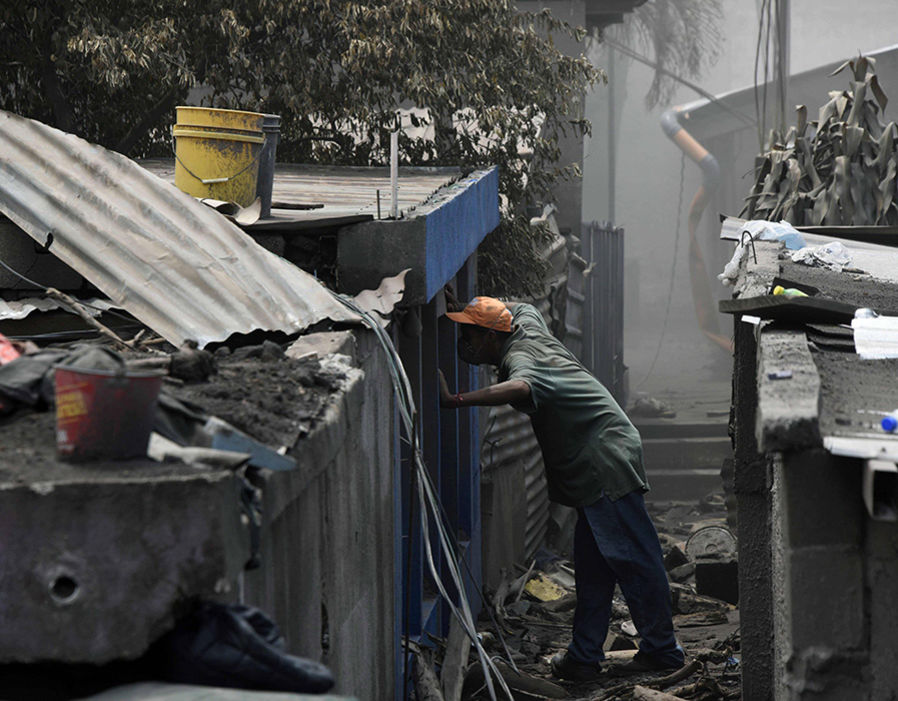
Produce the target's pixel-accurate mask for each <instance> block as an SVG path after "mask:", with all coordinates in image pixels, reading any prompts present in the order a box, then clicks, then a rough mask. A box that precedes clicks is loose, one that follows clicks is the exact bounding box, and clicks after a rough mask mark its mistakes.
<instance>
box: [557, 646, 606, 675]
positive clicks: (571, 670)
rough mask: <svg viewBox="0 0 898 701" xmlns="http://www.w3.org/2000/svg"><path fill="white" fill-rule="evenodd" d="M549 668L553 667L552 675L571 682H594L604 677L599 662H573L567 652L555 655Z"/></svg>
mask: <svg viewBox="0 0 898 701" xmlns="http://www.w3.org/2000/svg"><path fill="white" fill-rule="evenodd" d="M549 666H550V667H552V674H554V675H555V676H556V677H558V678H559V679H567V680H568V681H570V682H594V681H598V680H599V679H602V677H603V674H602V665H600V664H599V663H598V662H578V661H577V660H572V659H571V658H570V657H569V656H568V654H567V651H565V652H559V653H557V654H555V655H553V656H552V659H551V661H550V662H549Z"/></svg>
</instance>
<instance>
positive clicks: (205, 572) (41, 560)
mask: <svg viewBox="0 0 898 701" xmlns="http://www.w3.org/2000/svg"><path fill="white" fill-rule="evenodd" d="M58 472H59V474H61V475H62V474H64V475H65V478H64V479H60V478H57V479H52V478H51V479H41V480H40V481H34V480H28V478H27V475H26V476H24V478H23V479H20V480H19V481H10V482H7V483H5V484H2V485H0V551H2V552H3V557H2V558H0V661H2V662H36V661H42V660H55V661H61V662H90V663H93V664H101V663H104V662H108V661H111V660H114V659H121V658H136V657H138V656H139V655H141V654H142V653H143V652H144V651H145V650H146V649H147V647H148V646H149V645H150V643H151V642H152V641H153V640H155V639H156V638H157V637H158V636H160V635H161V634H162V633H164V632H165V631H166V630H168V629H169V628H171V627H172V625H173V624H174V620H175V616H176V615H177V613H178V610H179V607H183V606H185V605H187V604H188V603H189V602H190V601H191V599H194V598H214V597H217V596H227V595H228V594H229V593H232V588H231V585H230V584H229V582H232V581H235V577H236V574H237V573H238V572H239V571H240V570H241V569H242V567H243V565H244V563H245V562H246V560H247V559H248V555H249V552H248V545H249V536H248V534H247V532H246V530H245V528H244V527H243V525H242V524H241V521H240V508H239V503H238V498H239V493H238V484H237V481H236V479H235V477H234V475H233V474H232V473H231V472H230V471H215V472H200V471H197V470H196V469H195V468H191V467H188V466H186V465H170V466H160V465H156V464H155V463H151V462H149V461H131V462H129V463H127V467H126V468H125V471H123V470H122V469H121V463H119V464H113V465H109V464H93V465H90V466H86V467H83V468H81V467H79V468H74V467H71V466H65V467H63V466H60V469H59V470H58ZM19 474H20V475H22V472H21V471H19Z"/></svg>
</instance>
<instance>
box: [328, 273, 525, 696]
mask: <svg viewBox="0 0 898 701" xmlns="http://www.w3.org/2000/svg"><path fill="white" fill-rule="evenodd" d="M325 289H327V288H325ZM328 292H329V293H330V294H331V296H333V297H334V299H335V300H337V301H338V302H340V303H341V304H343V305H344V306H345V307H347V308H348V309H350V310H351V311H353V312H354V313H355V314H357V315H358V316H359V317H360V318H361V320H362V321H363V322H364V323H365V325H366V326H368V327H369V328H370V329H371V330H372V331H373V332H374V333H375V336H376V337H377V339H378V342H379V343H380V345H381V347H382V348H383V349H384V352H385V353H386V356H387V360H388V363H387V364H388V368H389V371H390V378H391V381H392V383H393V389H394V391H395V393H396V397H397V400H398V402H397V405H398V410H399V417H400V419H401V420H402V424H403V428H404V429H405V432H406V435H407V436H408V437H409V440H410V441H411V442H412V455H413V458H414V464H415V468H416V470H417V477H418V479H417V492H418V502H419V507H420V518H421V532H422V540H423V542H424V550H425V553H426V555H427V564H428V568H429V569H430V573H431V577H432V579H433V582H434V584H435V585H436V587H437V589H438V590H439V591H440V594H441V596H442V597H443V600H444V601H445V602H446V604H447V605H448V606H449V609H450V611H451V612H452V613H453V614H454V615H455V617H456V618H457V619H458V621H459V623H460V624H461V626H462V629H463V630H464V631H465V633H466V634H467V635H468V637H469V638H470V640H471V644H472V645H473V646H474V649H475V650H476V651H477V656H478V658H479V660H480V664H481V667H483V670H484V678H485V680H486V684H487V688H488V690H489V693H490V698H491V699H493V701H496V700H497V696H496V689H495V686H494V684H493V676H495V678H496V679H497V680H498V682H499V686H500V687H501V689H502V691H503V692H504V693H505V695H506V696H507V697H508V698H509V699H513V696H512V693H511V690H510V689H509V688H508V685H507V683H506V682H505V679H504V678H503V677H502V675H501V674H500V673H499V670H498V668H497V667H496V665H495V663H494V662H493V660H492V659H491V658H490V657H489V655H487V654H486V651H485V650H484V648H483V645H482V643H481V642H480V639H479V637H478V635H477V628H476V625H475V624H474V618H473V615H472V613H471V608H470V604H469V603H468V598H467V595H466V593H465V589H464V586H463V582H462V577H461V571H460V569H459V567H458V560H457V558H456V557H455V553H454V552H453V549H452V547H451V545H450V540H451V537H450V536H449V534H448V533H447V531H446V528H445V525H444V524H443V521H442V519H441V518H440V508H439V499H438V498H437V496H436V490H435V488H434V486H433V482H432V479H431V476H430V473H429V472H428V470H427V468H426V466H425V464H424V460H423V457H422V456H421V451H420V449H419V447H418V437H417V435H416V433H415V425H416V421H415V416H416V409H415V404H414V399H413V396H412V390H411V384H410V382H409V379H408V375H406V373H405V369H404V367H403V366H402V361H401V360H400V359H399V356H398V353H397V352H396V348H395V347H394V346H393V342H392V339H390V337H389V335H388V334H387V333H386V331H385V330H384V329H383V327H381V325H380V324H379V323H378V322H377V321H376V320H375V319H374V318H373V317H371V315H370V314H368V313H367V312H365V311H364V310H362V309H361V308H359V307H358V306H357V305H356V304H355V303H354V302H352V301H350V300H349V299H347V298H345V297H343V296H342V295H338V294H336V293H335V292H333V291H331V290H328ZM430 516H432V518H433V521H434V525H435V527H436V528H435V530H436V535H437V538H438V542H439V545H440V549H441V551H442V554H443V556H444V559H445V564H446V566H447V569H448V570H449V574H450V575H451V579H452V583H453V584H454V585H455V589H456V591H457V592H458V600H459V605H458V606H456V605H455V603H454V602H453V601H452V597H450V596H449V593H448V591H447V590H446V586H445V584H444V583H443V581H442V579H441V578H440V575H439V573H438V570H437V566H436V563H435V561H434V556H433V548H432V545H431V537H430V524H429V517H430ZM406 644H407V643H406ZM491 673H492V676H491Z"/></svg>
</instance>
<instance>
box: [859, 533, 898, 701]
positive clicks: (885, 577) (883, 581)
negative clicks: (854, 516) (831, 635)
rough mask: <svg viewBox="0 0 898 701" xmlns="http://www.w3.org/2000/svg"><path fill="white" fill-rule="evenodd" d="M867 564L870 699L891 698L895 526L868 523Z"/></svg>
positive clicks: (896, 674)
mask: <svg viewBox="0 0 898 701" xmlns="http://www.w3.org/2000/svg"><path fill="white" fill-rule="evenodd" d="M865 553H866V564H867V585H868V590H867V591H868V601H867V607H868V611H869V622H870V669H871V675H872V682H871V695H870V698H871V699H876V701H880V700H882V701H886V700H888V699H894V698H895V697H894V693H895V690H896V689H898V665H896V664H895V631H898V606H896V605H895V602H896V601H898V577H896V576H895V572H896V571H898V529H896V528H895V524H893V523H883V522H878V521H868V522H867V537H866V546H865Z"/></svg>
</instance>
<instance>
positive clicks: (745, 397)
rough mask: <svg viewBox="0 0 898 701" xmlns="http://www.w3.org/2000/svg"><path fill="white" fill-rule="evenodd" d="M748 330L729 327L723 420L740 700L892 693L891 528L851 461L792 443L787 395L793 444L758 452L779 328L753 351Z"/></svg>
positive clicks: (897, 640) (895, 647) (896, 647)
mask: <svg viewBox="0 0 898 701" xmlns="http://www.w3.org/2000/svg"><path fill="white" fill-rule="evenodd" d="M755 328H756V327H754V326H751V325H749V324H746V323H741V322H737V325H736V328H735V332H736V333H735V340H736V358H735V366H734V379H733V392H734V397H733V403H734V411H733V421H732V425H731V431H732V435H733V439H734V446H735V456H736V470H735V491H736V496H737V501H738V509H739V532H738V535H739V561H740V562H739V564H740V567H739V578H740V580H739V587H740V598H741V600H740V609H741V621H742V670H743V671H742V675H743V676H742V679H743V687H742V691H743V698H745V699H752V700H755V699H758V700H759V701H766V700H768V699H775V700H776V701H798V700H801V701H804V700H806V699H814V700H815V701H817V700H819V699H831V700H832V701H836V700H839V701H841V700H843V699H852V700H854V699H870V700H874V699H875V700H876V701H887V700H893V699H895V698H896V692H898V666H896V665H895V663H894V660H895V657H896V654H898V637H896V634H895V631H896V630H898V614H896V612H895V609H896V607H895V605H894V602H895V600H896V596H898V584H896V578H895V573H896V572H898V530H896V528H895V524H894V523H883V522H878V521H873V520H871V519H870V517H869V516H868V514H867V511H866V508H865V506H864V503H863V499H862V494H861V482H862V472H863V464H862V461H861V460H858V459H853V458H846V457H838V456H834V455H831V454H830V453H828V452H826V451H825V450H823V449H822V448H820V447H801V446H805V445H806V444H805V443H801V442H800V441H801V439H802V432H801V431H800V430H798V428H796V427H797V426H799V423H800V422H799V421H798V420H797V419H798V418H799V415H800V414H801V411H800V407H799V406H798V405H799V404H800V402H798V400H797V399H796V404H795V415H796V420H795V421H793V424H792V428H791V429H790V430H789V431H787V432H786V433H784V434H783V435H788V436H789V437H790V438H789V440H791V441H792V443H791V445H792V446H793V447H791V448H784V449H783V450H782V451H781V452H769V453H767V454H765V455H762V454H759V453H758V444H757V442H756V441H755V436H756V434H757V432H756V427H757V426H758V423H759V421H758V417H759V416H760V414H761V413H763V412H759V410H758V397H759V394H760V396H761V404H762V406H763V405H764V404H765V400H764V393H763V392H760V393H759V391H758V382H759V381H760V382H764V381H765V380H764V375H765V373H764V372H760V373H759V372H758V362H759V358H760V357H761V356H762V355H764V354H765V353H768V350H769V349H768V348H767V346H766V345H765V344H769V343H770V342H771V338H772V339H773V341H776V340H777V338H775V337H777V334H776V333H767V334H762V335H761V341H760V343H761V347H760V349H759V347H758V343H757V342H756V335H755ZM768 354H769V353H768ZM793 360H795V359H794V357H793ZM796 362H797V361H796ZM762 370H763V368H762ZM759 377H761V379H760V380H759V379H758V378H759ZM761 423H763V421H762V422H761ZM760 433H761V434H763V435H765V436H768V438H769V431H761V432H760ZM765 440H766V439H765Z"/></svg>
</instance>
